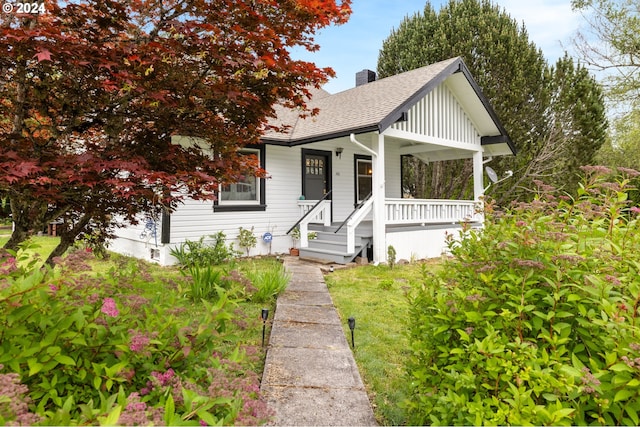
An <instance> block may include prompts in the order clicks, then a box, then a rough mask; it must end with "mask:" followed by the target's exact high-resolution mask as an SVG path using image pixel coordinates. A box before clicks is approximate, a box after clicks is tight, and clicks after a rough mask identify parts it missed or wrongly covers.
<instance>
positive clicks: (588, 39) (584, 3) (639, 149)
mask: <svg viewBox="0 0 640 427" xmlns="http://www.w3.org/2000/svg"><path fill="white" fill-rule="evenodd" d="M572 5H573V7H574V8H575V9H577V10H580V11H582V12H583V16H584V18H585V22H586V27H585V28H583V29H582V30H581V31H580V32H579V33H578V34H577V36H576V38H575V40H574V46H575V47H576V50H577V51H578V54H579V55H580V58H581V60H582V61H583V62H584V63H585V64H586V66H587V67H590V68H591V69H593V70H595V71H598V72H599V75H600V76H602V80H603V81H604V84H605V88H606V93H605V94H606V96H607V100H608V101H609V102H610V104H611V111H612V113H613V114H612V116H613V127H612V132H611V135H610V138H609V140H608V141H607V142H606V143H605V144H604V145H603V147H602V149H601V150H600V152H599V153H598V162H600V163H602V164H606V165H607V166H610V167H623V168H632V169H640V155H639V153H640V102H639V101H638V100H639V99H640V1H638V0H574V1H572ZM636 181H638V180H637V178H636ZM631 197H632V198H633V199H634V201H635V202H636V203H638V202H640V193H639V192H638V191H634V192H631Z"/></svg>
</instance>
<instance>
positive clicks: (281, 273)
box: [245, 263, 291, 302]
mask: <svg viewBox="0 0 640 427" xmlns="http://www.w3.org/2000/svg"><path fill="white" fill-rule="evenodd" d="M245 275H246V276H247V278H248V279H249V280H250V281H251V282H252V284H253V286H254V287H255V288H256V291H255V292H254V293H253V295H252V296H251V301H253V302H267V301H269V300H271V299H274V298H275V297H277V296H278V294H280V292H282V291H283V290H284V289H285V288H286V287H287V284H288V283H289V280H290V278H291V277H290V275H289V274H288V273H287V272H286V270H285V268H284V266H283V265H282V264H280V263H276V264H274V265H273V267H270V268H265V267H264V266H262V267H261V268H254V269H249V270H247V271H246V272H245Z"/></svg>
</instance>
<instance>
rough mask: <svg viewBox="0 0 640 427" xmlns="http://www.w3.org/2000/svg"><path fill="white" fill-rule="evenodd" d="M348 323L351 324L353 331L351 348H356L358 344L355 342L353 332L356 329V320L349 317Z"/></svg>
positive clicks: (350, 327)
mask: <svg viewBox="0 0 640 427" xmlns="http://www.w3.org/2000/svg"><path fill="white" fill-rule="evenodd" d="M347 321H348V322H349V329H351V348H356V343H355V341H354V340H353V330H354V329H355V328H356V319H355V318H353V317H349V319H347Z"/></svg>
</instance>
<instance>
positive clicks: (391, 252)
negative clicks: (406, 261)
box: [387, 245, 396, 268]
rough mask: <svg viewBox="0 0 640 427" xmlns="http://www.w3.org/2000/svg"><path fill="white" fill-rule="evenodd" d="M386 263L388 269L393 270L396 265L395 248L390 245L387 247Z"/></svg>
mask: <svg viewBox="0 0 640 427" xmlns="http://www.w3.org/2000/svg"><path fill="white" fill-rule="evenodd" d="M387 262H388V263H389V268H393V267H394V266H395V265H396V248H394V247H393V246H392V245H389V246H388V247H387Z"/></svg>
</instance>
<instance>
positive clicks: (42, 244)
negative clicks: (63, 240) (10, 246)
mask: <svg viewBox="0 0 640 427" xmlns="http://www.w3.org/2000/svg"><path fill="white" fill-rule="evenodd" d="M10 235H11V230H0V247H2V246H3V245H4V244H5V243H6V242H7V240H9V237H10ZM32 242H33V243H34V244H36V245H38V247H39V249H38V253H39V254H40V257H42V259H43V260H44V259H46V258H47V257H48V256H49V254H50V253H51V251H53V249H54V248H55V247H56V246H58V243H59V242H60V238H59V237H51V236H35V237H32Z"/></svg>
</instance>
